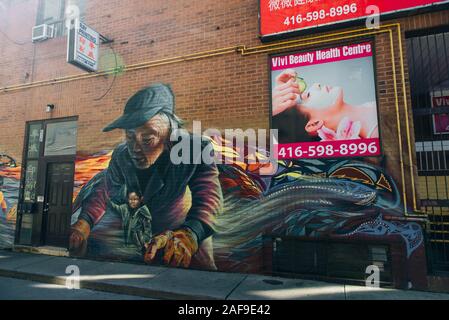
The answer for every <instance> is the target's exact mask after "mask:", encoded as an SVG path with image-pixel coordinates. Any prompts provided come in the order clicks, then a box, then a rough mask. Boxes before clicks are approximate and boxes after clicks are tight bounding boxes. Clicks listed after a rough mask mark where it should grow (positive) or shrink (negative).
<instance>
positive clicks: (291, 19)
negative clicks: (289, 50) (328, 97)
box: [259, 0, 449, 37]
mask: <svg viewBox="0 0 449 320" xmlns="http://www.w3.org/2000/svg"><path fill="white" fill-rule="evenodd" d="M259 3H260V34H261V36H262V37H264V36H268V35H274V34H279V33H286V32H290V31H297V30H304V29H309V28H316V27H321V26H325V25H331V24H335V23H342V22H347V21H351V20H357V19H363V18H366V17H367V16H368V15H370V14H372V11H371V10H370V8H369V7H370V6H373V5H374V6H376V7H377V8H378V9H379V10H378V12H379V13H380V14H382V15H387V14H391V13H396V12H399V11H406V10H410V9H413V8H418V7H425V6H436V5H441V4H444V3H449V1H447V0H394V1H393V0H377V1H372V0H333V1H329V0H327V1H326V0H260V2H259Z"/></svg>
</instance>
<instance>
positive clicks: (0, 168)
mask: <svg viewBox="0 0 449 320" xmlns="http://www.w3.org/2000/svg"><path fill="white" fill-rule="evenodd" d="M20 170H21V169H20V167H18V166H17V164H16V161H15V160H14V159H13V158H12V157H10V156H8V155H6V154H0V207H1V210H0V248H10V247H11V246H12V244H13V243H14V231H15V223H16V217H17V200H18V195H19V181H20Z"/></svg>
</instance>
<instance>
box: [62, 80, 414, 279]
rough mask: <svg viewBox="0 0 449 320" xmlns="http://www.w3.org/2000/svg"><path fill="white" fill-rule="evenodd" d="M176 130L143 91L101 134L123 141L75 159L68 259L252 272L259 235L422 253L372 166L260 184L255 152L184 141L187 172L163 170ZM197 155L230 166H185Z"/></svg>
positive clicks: (323, 167) (292, 165)
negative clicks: (390, 245) (386, 244)
mask: <svg viewBox="0 0 449 320" xmlns="http://www.w3.org/2000/svg"><path fill="white" fill-rule="evenodd" d="M179 124H180V123H179V119H178V118H177V117H176V116H175V114H174V101H173V94H172V92H171V90H170V88H169V87H167V86H164V85H155V86H152V87H149V88H145V89H143V90H141V91H139V92H138V93H136V94H135V95H134V96H133V97H132V98H130V100H129V101H128V103H127V105H126V106H125V110H124V114H123V115H122V116H121V117H120V118H119V119H117V120H116V121H115V122H113V123H112V124H110V125H109V126H107V127H106V128H105V129H104V131H110V130H114V129H121V130H123V131H124V133H125V136H126V138H125V139H124V141H123V143H121V144H119V145H118V146H117V147H116V148H115V149H114V150H104V151H101V152H99V153H98V154H95V155H78V157H77V162H76V170H75V172H76V174H75V180H76V181H75V192H74V206H73V216H72V231H71V235H70V249H71V253H72V255H74V256H77V255H78V256H94V257H103V258H114V259H124V260H136V261H141V262H145V263H148V264H156V265H157V264H165V265H170V266H174V267H189V268H199V269H206V270H221V271H237V272H261V270H262V264H263V257H262V255H263V248H264V241H265V240H264V239H266V238H265V236H267V235H272V236H274V237H283V236H288V237H301V238H310V239H355V240H357V239H371V240H372V239H383V240H392V239H394V240H395V241H400V242H401V243H402V244H403V248H404V252H406V257H407V259H411V258H412V257H413V255H414V254H415V253H416V252H417V251H420V250H418V249H422V248H423V233H422V228H421V226H420V225H419V224H417V223H413V222H412V223H411V222H401V221H395V220H394V219H391V217H395V216H396V217H401V216H402V215H403V211H402V208H403V204H401V200H400V199H401V197H400V194H399V191H398V188H397V186H396V184H395V182H394V181H393V180H392V178H391V177H390V176H389V175H388V173H387V172H384V170H382V169H381V168H379V167H376V166H373V165H371V164H369V163H366V162H363V161H358V160H355V159H351V160H348V159H347V160H342V159H333V160H329V159H328V160H310V159H308V160H282V161H278V163H277V164H278V165H277V166H276V167H272V168H271V170H272V172H271V173H270V174H266V171H267V170H266V169H267V167H269V166H272V165H271V164H269V163H268V164H267V163H265V162H260V163H253V162H250V161H249V160H250V159H254V158H258V159H260V158H263V157H267V156H268V153H267V152H266V151H264V150H262V149H257V148H256V149H251V148H243V149H239V148H238V147H235V146H234V145H233V144H232V142H231V141H227V140H225V139H223V138H222V137H220V136H215V137H213V138H211V139H204V138H201V137H197V136H194V135H192V134H188V139H190V140H191V141H192V142H195V141H196V140H197V139H199V140H200V143H199V144H200V146H201V147H200V149H199V150H196V152H195V150H193V148H194V147H192V148H191V149H188V150H185V149H183V151H182V152H184V156H185V159H190V162H189V164H183V163H181V164H174V163H173V162H172V161H171V158H170V153H171V152H173V150H174V149H176V148H177V146H178V142H171V141H168V137H169V136H170V132H171V129H173V128H174V127H177V126H178V125H179ZM192 145H195V143H193V144H192ZM182 152H181V153H182ZM205 152H209V153H210V152H212V153H213V154H214V155H215V157H217V158H220V159H226V158H227V159H229V158H232V159H238V160H234V161H231V162H227V163H226V164H222V163H220V164H216V163H209V164H206V163H202V162H201V161H195V160H198V159H196V158H195V157H196V156H197V154H198V153H203V154H204V153H205ZM242 159H243V160H242ZM262 169H264V170H263V171H264V174H261V172H262ZM420 252H421V251H420ZM420 254H422V252H421V253H420ZM298 259H301V257H298Z"/></svg>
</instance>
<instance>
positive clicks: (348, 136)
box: [318, 117, 362, 141]
mask: <svg viewBox="0 0 449 320" xmlns="http://www.w3.org/2000/svg"><path fill="white" fill-rule="evenodd" d="M361 129H362V124H361V123H360V121H352V120H350V119H349V118H348V117H345V118H343V119H342V120H341V121H340V124H339V125H338V128H337V132H335V131H334V130H331V129H329V128H327V127H325V126H324V125H323V126H322V127H321V128H320V129H319V130H318V136H319V137H320V138H321V140H322V141H337V140H354V139H360V130H361Z"/></svg>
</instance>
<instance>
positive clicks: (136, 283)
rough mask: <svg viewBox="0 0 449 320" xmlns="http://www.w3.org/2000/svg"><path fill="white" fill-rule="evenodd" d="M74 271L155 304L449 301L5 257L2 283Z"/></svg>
mask: <svg viewBox="0 0 449 320" xmlns="http://www.w3.org/2000/svg"><path fill="white" fill-rule="evenodd" d="M69 265H76V266H78V267H79V269H80V274H81V283H80V286H81V288H84V289H91V290H97V291H105V292H112V293H120V294H126V295H134V296H139V297H147V298H153V299H227V300H247V299H255V300H263V299H289V300H290V299H309V300H310V299H313V300H325V299H326V300H327V299H332V300H361V299H363V300H375V299H388V300H390V299H393V300H397V299H402V300H418V299H419V300H421V299H439V300H440V299H443V300H449V294H440V293H428V292H418V291H403V290H394V289H373V288H366V287H359V286H350V285H343V284H332V283H325V282H318V281H310V280H300V279H285V278H275V277H268V276H260V275H247V274H236V273H222V272H207V271H196V270H185V269H174V268H163V267H153V266H147V265H136V264H128V263H118V262H104V261H92V260H85V259H74V258H67V257H54V256H47V255H40V254H29V253H17V252H11V251H0V276H2V277H10V278H18V279H25V280H32V281H38V282H43V283H51V284H60V285H65V283H66V276H67V274H66V273H65V271H66V268H67V266H69Z"/></svg>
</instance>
